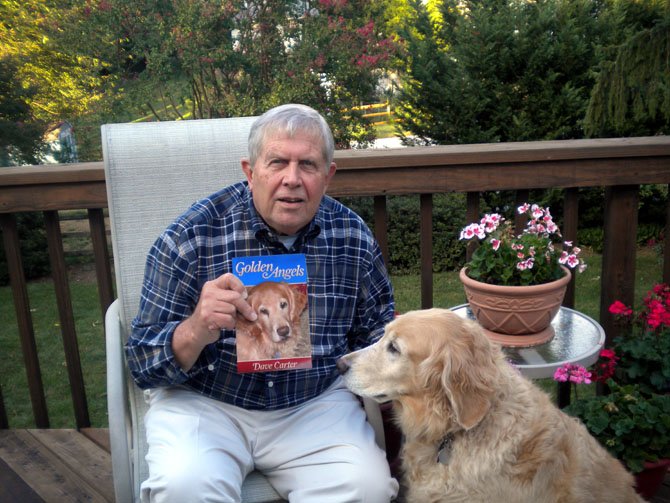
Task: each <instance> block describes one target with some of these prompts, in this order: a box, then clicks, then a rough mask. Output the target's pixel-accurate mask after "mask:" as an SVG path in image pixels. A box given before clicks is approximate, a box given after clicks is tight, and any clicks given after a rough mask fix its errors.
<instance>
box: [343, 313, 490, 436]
mask: <svg viewBox="0 0 670 503" xmlns="http://www.w3.org/2000/svg"><path fill="white" fill-rule="evenodd" d="M496 352H498V353H499V350H498V349H497V348H494V347H493V346H492V344H491V343H490V342H489V341H488V339H487V338H486V336H485V335H484V334H483V333H482V331H481V329H480V327H479V326H478V325H477V324H476V323H475V322H472V321H470V320H466V319H463V318H461V317H459V316H458V315H456V314H454V313H453V312H451V311H449V310H447V309H427V310H422V311H411V312H408V313H407V314H404V315H401V316H399V317H397V318H396V319H395V320H394V321H392V322H391V323H389V324H388V325H387V326H386V329H385V332H384V335H383V337H382V338H381V339H380V340H379V341H378V342H377V343H375V344H373V345H372V346H370V347H368V348H366V349H363V350H360V351H356V352H354V353H350V354H348V355H346V356H344V357H343V358H341V359H340V360H339V361H338V368H339V369H340V372H341V373H342V374H343V377H344V381H345V383H346V385H347V387H348V388H349V389H350V390H351V391H353V392H354V393H356V394H358V395H361V396H367V397H371V398H374V399H375V400H377V401H380V402H384V401H387V400H394V401H397V402H399V405H400V406H401V407H403V406H404V407H414V408H420V407H426V408H432V409H433V410H434V412H435V413H436V414H438V415H446V416H448V417H445V420H449V419H451V420H453V421H455V422H456V423H457V424H458V425H459V426H460V427H461V428H463V429H466V430H467V429H470V428H472V427H474V426H475V425H477V424H478V423H479V422H480V421H481V420H482V418H483V417H484V416H485V415H486V413H487V412H488V410H489V409H490V406H491V398H492V396H493V393H494V390H495V381H496V379H497V376H498V372H499V371H498V367H497V363H496V359H497V356H498V355H497V353H496Z"/></svg>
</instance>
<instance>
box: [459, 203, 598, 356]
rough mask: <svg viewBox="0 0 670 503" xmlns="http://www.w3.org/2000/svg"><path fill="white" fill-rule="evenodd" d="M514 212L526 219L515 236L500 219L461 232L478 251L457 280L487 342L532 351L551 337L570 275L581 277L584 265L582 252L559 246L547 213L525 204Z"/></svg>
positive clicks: (509, 225)
mask: <svg viewBox="0 0 670 503" xmlns="http://www.w3.org/2000/svg"><path fill="white" fill-rule="evenodd" d="M517 211H518V213H519V214H521V215H526V216H527V217H528V219H527V222H526V226H525V229H524V230H523V232H522V233H521V234H518V235H516V234H514V231H513V228H512V223H511V222H509V221H507V220H506V219H505V218H503V217H502V216H501V215H500V214H498V213H491V214H486V215H484V217H483V218H482V219H481V220H480V221H479V223H472V224H470V225H468V226H466V227H464V228H463V230H462V231H461V234H460V239H461V240H465V241H477V242H478V244H479V246H478V247H477V249H476V250H475V251H474V253H473V255H472V258H471V260H470V262H469V263H467V264H466V265H465V267H463V269H461V272H460V279H461V282H462V283H463V286H464V289H465V294H466V297H467V299H468V302H469V303H470V308H471V310H472V312H473V314H474V316H475V318H476V319H477V321H478V322H479V323H480V325H482V327H483V328H484V329H485V332H486V333H487V335H489V337H491V338H492V339H494V340H496V341H497V342H500V343H502V344H503V345H519V346H521V345H523V346H530V345H534V344H541V343H544V342H546V341H548V340H549V339H550V338H551V337H552V336H553V330H551V326H550V324H551V320H552V319H553V318H554V316H555V315H556V313H557V312H558V310H559V308H560V306H561V303H562V302H563V297H564V295H565V290H566V288H567V285H568V283H569V281H570V278H571V275H570V271H569V269H576V270H578V271H580V272H581V271H583V270H584V269H585V268H586V265H585V264H584V261H583V260H582V259H580V258H579V257H578V256H579V253H580V249H579V248H578V247H576V246H573V244H572V243H571V242H568V241H563V240H562V237H561V233H560V230H559V228H558V226H557V225H556V224H555V223H554V221H553V218H552V216H551V212H550V211H549V208H542V207H540V206H538V205H537V204H529V203H525V204H523V205H521V206H519V207H518V208H517ZM517 336H520V337H517Z"/></svg>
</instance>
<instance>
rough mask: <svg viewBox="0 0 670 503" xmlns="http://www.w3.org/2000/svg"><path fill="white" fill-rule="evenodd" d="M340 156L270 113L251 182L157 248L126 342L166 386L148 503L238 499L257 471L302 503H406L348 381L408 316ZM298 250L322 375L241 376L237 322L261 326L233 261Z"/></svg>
mask: <svg viewBox="0 0 670 503" xmlns="http://www.w3.org/2000/svg"><path fill="white" fill-rule="evenodd" d="M333 150H334V142H333V136H332V133H331V131H330V128H329V127H328V124H327V123H326V121H325V120H324V119H323V117H321V115H319V114H318V113H317V112H316V111H314V110H313V109H311V108H309V107H307V106H304V105H283V106H280V107H276V108H273V109H271V110H269V111H268V112H266V113H265V114H263V115H262V116H261V117H259V118H258V119H257V121H256V122H255V123H254V125H253V126H252V128H251V131H250V134H249V158H248V159H243V160H242V170H243V171H244V173H245V175H246V178H247V180H246V182H241V183H238V184H234V185H232V186H229V187H226V188H224V189H222V190H220V191H219V192H216V193H214V194H212V195H211V196H209V197H207V198H205V199H203V200H201V201H198V202H196V203H195V204H194V205H193V206H192V207H191V208H189V209H188V210H187V211H186V212H185V213H184V214H183V215H181V216H180V217H179V218H178V219H177V220H176V221H175V222H174V223H173V224H172V225H170V226H169V227H168V228H167V230H166V231H165V232H164V233H163V234H162V235H161V236H160V237H159V238H158V239H157V241H156V242H155V244H154V246H153V247H152V249H151V250H150V252H149V255H148V258H147V267H146V274H145V279H144V285H143V289H142V297H141V302H140V309H139V313H138V315H137V317H136V318H135V320H134V322H133V327H132V334H131V336H130V338H129V340H128V342H127V344H126V353H127V356H128V364H129V367H130V370H131V373H132V375H133V377H134V378H135V380H136V382H137V384H138V385H139V386H140V387H142V388H151V389H152V391H151V403H150V408H149V411H148V413H147V416H146V419H145V423H146V429H147V440H148V444H149V451H148V454H147V461H148V464H149V473H150V474H149V478H148V479H147V480H146V481H145V482H144V483H143V485H142V497H143V499H144V500H146V501H175V502H179V503H183V502H187V501H223V502H234V501H239V500H240V488H241V485H242V482H243V480H244V478H245V476H246V475H247V474H248V473H249V472H250V471H251V470H253V469H254V468H256V469H258V470H260V471H262V472H263V473H264V474H265V475H266V477H267V478H268V480H269V481H270V483H271V484H272V485H273V486H274V487H275V489H276V490H277V492H278V493H279V494H280V495H282V497H284V498H286V499H290V500H291V501H296V502H299V501H305V502H306V501H309V502H318V503H324V502H331V501H332V502H334V503H342V502H345V501H368V502H381V501H389V500H391V499H393V498H394V497H395V495H396V493H397V491H398V484H397V482H396V480H395V479H393V478H392V477H391V475H390V471H389V468H388V465H387V463H386V459H385V456H384V453H383V451H382V450H380V449H379V448H378V447H377V445H376V444H375V440H374V432H373V430H372V428H371V427H370V426H369V424H368V423H367V422H366V417H365V413H364V411H363V410H362V408H361V407H360V404H359V402H358V400H357V398H356V397H355V396H353V395H352V394H351V393H350V392H349V391H348V390H347V389H346V388H345V387H344V386H343V384H342V382H341V380H340V378H339V377H338V376H337V372H336V365H335V363H336V361H337V359H338V358H339V357H341V356H342V355H344V354H345V353H347V352H349V351H351V350H354V349H358V348H361V347H365V346H367V345H369V344H371V343H372V342H374V341H375V340H377V339H378V338H379V337H380V336H381V334H382V332H383V327H384V325H385V324H386V323H388V322H389V321H391V319H392V318H393V312H394V304H393V292H392V287H391V284H390V282H389V279H388V277H387V274H386V270H385V267H384V264H383V260H382V257H381V253H380V250H379V247H378V245H377V243H376V242H375V240H374V238H373V236H372V235H371V233H370V230H369V229H368V228H367V226H366V225H365V223H364V222H363V221H362V220H361V218H360V217H359V216H358V215H356V214H355V213H354V212H352V211H351V210H349V209H348V208H346V207H345V206H343V205H341V204H340V203H338V202H337V201H335V200H333V199H332V198H330V197H328V196H326V195H325V192H326V188H327V186H328V183H329V182H330V180H331V178H332V177H333V175H334V174H335V170H336V165H335V163H334V162H333ZM184 176H188V173H185V174H184ZM166 197H167V196H166ZM287 253H290V254H302V255H304V257H305V263H306V267H307V275H308V286H307V293H308V299H309V308H308V309H309V319H310V333H311V346H312V367H311V368H303V369H299V370H288V371H278V372H272V371H270V372H262V373H261V372H259V373H239V372H238V371H237V368H236V350H235V331H234V330H235V326H236V322H237V320H238V319H240V317H244V318H246V319H247V320H249V321H254V320H255V319H256V318H257V316H258V313H256V312H254V310H253V309H252V308H251V306H250V305H249V303H247V301H246V293H245V287H244V285H243V284H242V282H241V281H240V279H239V278H238V277H236V276H235V275H233V274H232V269H231V267H232V266H231V264H232V260H233V259H234V258H239V257H249V256H267V255H279V254H287Z"/></svg>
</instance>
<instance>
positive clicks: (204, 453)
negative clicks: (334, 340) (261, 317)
mask: <svg viewBox="0 0 670 503" xmlns="http://www.w3.org/2000/svg"><path fill="white" fill-rule="evenodd" d="M145 423H146V429H147V441H148V444H149V451H148V454H147V462H148V464H149V479H148V480H146V481H145V482H144V483H143V484H142V500H143V501H152V502H153V501H156V502H163V501H166V502H167V501H171V502H178V503H185V502H189V501H193V502H204V501H212V502H214V501H217V502H225V503H233V502H238V501H240V488H241V485H242V481H243V480H244V478H245V476H246V475H247V473H249V472H250V471H252V470H253V469H254V468H256V469H258V470H260V471H261V472H263V473H264V474H265V476H266V477H267V478H268V480H269V482H270V483H271V484H272V486H273V487H274V488H275V489H276V490H277V492H278V493H279V494H280V495H281V496H282V497H283V498H284V499H287V500H290V501H292V502H313V503H327V502H333V503H345V502H370V503H377V502H388V501H390V500H391V499H393V498H394V497H395V496H396V494H397V492H398V483H397V481H396V480H395V479H394V478H392V477H391V475H390V471H389V467H388V464H387V462H386V457H385V454H384V452H383V451H382V450H381V449H379V447H378V446H377V444H376V443H375V440H374V431H373V429H372V427H371V426H370V425H369V424H368V423H367V421H366V417H365V413H364V411H363V409H362V408H361V406H360V404H359V402H358V400H357V398H356V397H355V396H354V395H353V394H352V393H351V392H350V391H349V390H347V389H346V388H345V387H344V386H343V385H342V384H341V382H340V381H338V382H337V383H336V384H335V385H333V386H332V387H331V388H330V389H328V390H327V391H326V392H324V393H323V394H322V395H321V396H319V397H317V398H315V399H313V400H311V401H309V402H307V403H305V404H303V405H301V406H298V407H293V408H290V409H285V410H278V411H249V410H245V409H241V408H239V407H234V406H232V405H228V404H225V403H222V402H218V401H216V400H212V399H210V398H205V397H203V396H201V395H199V394H197V393H194V392H192V391H188V390H183V389H176V388H168V389H159V390H155V391H152V394H151V405H150V408H149V412H148V413H147V415H146V418H145Z"/></svg>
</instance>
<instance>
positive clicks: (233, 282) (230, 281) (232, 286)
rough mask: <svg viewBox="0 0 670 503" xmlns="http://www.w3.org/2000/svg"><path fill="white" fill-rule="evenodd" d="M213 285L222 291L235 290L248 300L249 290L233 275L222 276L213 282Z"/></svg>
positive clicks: (228, 273)
mask: <svg viewBox="0 0 670 503" xmlns="http://www.w3.org/2000/svg"><path fill="white" fill-rule="evenodd" d="M213 283H214V284H215V285H216V286H217V287H218V288H221V289H222V290H234V291H236V292H238V293H239V294H241V295H243V296H244V297H245V298H246V295H247V289H246V287H245V286H244V283H242V280H240V278H238V277H237V276H235V275H234V274H233V273H230V272H227V273H226V274H222V275H221V276H219V277H218V278H216V279H215V280H213Z"/></svg>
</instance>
